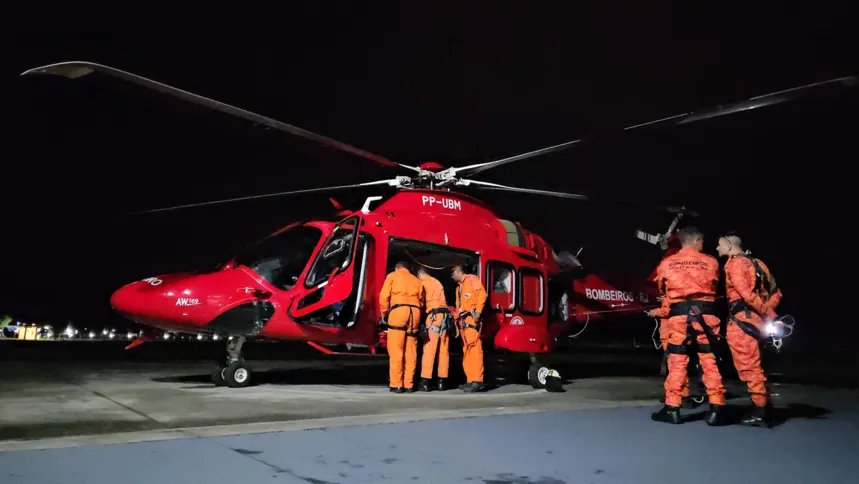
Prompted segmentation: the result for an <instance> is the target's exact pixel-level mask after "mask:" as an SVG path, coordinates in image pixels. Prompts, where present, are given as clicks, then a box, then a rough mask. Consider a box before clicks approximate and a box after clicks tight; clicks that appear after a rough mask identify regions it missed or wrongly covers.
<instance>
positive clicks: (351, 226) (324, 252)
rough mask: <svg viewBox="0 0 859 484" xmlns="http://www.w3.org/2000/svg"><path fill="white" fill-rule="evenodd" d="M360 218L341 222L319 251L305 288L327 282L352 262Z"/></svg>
mask: <svg viewBox="0 0 859 484" xmlns="http://www.w3.org/2000/svg"><path fill="white" fill-rule="evenodd" d="M359 220H360V218H359V217H351V218H348V219H346V220H344V221H343V222H341V223H340V224H339V225H338V226H337V228H335V229H334V231H333V232H332V233H331V236H329V238H328V241H327V242H326V243H325V245H324V246H323V247H322V249H321V250H320V251H319V255H317V256H316V260H315V261H314V262H313V267H311V268H310V272H309V273H308V274H307V280H306V281H305V283H304V286H305V287H308V288H310V287H313V286H317V285H319V284H322V283H323V282H325V281H327V280H328V278H329V277H331V274H333V273H334V272H335V271H338V272H339V271H342V270H345V269H346V268H347V267H349V263H350V262H352V247H353V245H354V242H355V238H356V237H357V235H358V222H359Z"/></svg>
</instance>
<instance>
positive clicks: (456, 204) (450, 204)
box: [421, 195, 462, 210]
mask: <svg viewBox="0 0 859 484" xmlns="http://www.w3.org/2000/svg"><path fill="white" fill-rule="evenodd" d="M421 202H423V205H424V206H425V207H426V206H427V205H429V206H430V207H432V206H434V205H440V206H441V207H442V208H446V209H448V210H462V202H460V201H459V200H454V199H452V198H444V197H442V198H441V199H440V200H439V199H437V198H435V197H433V196H430V195H424V196H422V197H421Z"/></svg>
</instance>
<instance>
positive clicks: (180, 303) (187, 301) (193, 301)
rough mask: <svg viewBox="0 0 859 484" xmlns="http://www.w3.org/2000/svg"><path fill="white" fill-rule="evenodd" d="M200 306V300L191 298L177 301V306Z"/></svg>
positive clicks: (181, 298)
mask: <svg viewBox="0 0 859 484" xmlns="http://www.w3.org/2000/svg"><path fill="white" fill-rule="evenodd" d="M198 304H200V300H199V299H191V298H189V297H180V298H178V299H176V305H177V306H197V305H198Z"/></svg>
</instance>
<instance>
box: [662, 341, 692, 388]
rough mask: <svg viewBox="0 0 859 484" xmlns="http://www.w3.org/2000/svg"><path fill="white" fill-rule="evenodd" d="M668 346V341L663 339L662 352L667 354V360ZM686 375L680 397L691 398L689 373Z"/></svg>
mask: <svg viewBox="0 0 859 484" xmlns="http://www.w3.org/2000/svg"><path fill="white" fill-rule="evenodd" d="M667 346H668V340H667V339H663V340H662V351H664V352H665V358H666V359H667V358H668V356H669V353H668V349H667ZM684 375H685V376H686V379H685V380H683V390H681V391H680V396H681V397H683V398H685V397H688V396H689V372H686V373H684Z"/></svg>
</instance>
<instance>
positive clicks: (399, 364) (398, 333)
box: [379, 269, 426, 389]
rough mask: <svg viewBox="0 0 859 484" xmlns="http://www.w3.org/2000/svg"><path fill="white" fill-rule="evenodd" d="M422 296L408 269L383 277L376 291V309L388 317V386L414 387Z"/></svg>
mask: <svg viewBox="0 0 859 484" xmlns="http://www.w3.org/2000/svg"><path fill="white" fill-rule="evenodd" d="M425 298H426V296H425V292H424V287H423V285H421V281H420V279H418V278H417V277H415V276H414V275H412V273H411V272H409V270H408V269H397V270H395V271H394V272H391V273H390V274H388V276H387V277H385V283H384V284H383V285H382V292H381V293H379V312H380V314H383V315H387V317H388V356H389V357H390V387H391V388H407V389H410V388H412V387H413V386H414V377H415V368H416V367H417V363H418V343H417V336H418V328H419V327H420V317H421V309H420V308H421V307H423V305H424V301H425ZM388 311H390V313H389V312H388ZM404 364H405V369H404V368H403V366H404Z"/></svg>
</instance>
